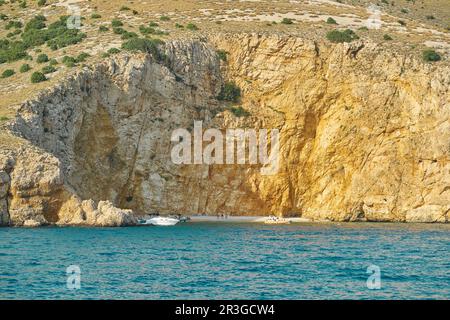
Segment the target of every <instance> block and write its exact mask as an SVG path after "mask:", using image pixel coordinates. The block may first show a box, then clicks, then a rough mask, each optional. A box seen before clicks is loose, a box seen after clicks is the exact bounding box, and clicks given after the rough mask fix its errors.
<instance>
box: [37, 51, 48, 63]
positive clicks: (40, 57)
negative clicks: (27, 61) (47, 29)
mask: <svg viewBox="0 0 450 320" xmlns="http://www.w3.org/2000/svg"><path fill="white" fill-rule="evenodd" d="M47 61H48V56H47V55H46V54H45V53H41V54H40V55H38V56H37V58H36V62H37V63H44V62H47Z"/></svg>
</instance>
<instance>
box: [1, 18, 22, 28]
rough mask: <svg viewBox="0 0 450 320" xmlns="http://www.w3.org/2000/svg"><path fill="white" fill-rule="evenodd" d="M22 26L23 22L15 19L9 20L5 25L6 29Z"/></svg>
mask: <svg viewBox="0 0 450 320" xmlns="http://www.w3.org/2000/svg"><path fill="white" fill-rule="evenodd" d="M22 27H23V24H22V22H20V21H15V20H11V21H8V23H7V24H6V26H5V29H6V30H9V29H12V28H15V29H20V28H22Z"/></svg>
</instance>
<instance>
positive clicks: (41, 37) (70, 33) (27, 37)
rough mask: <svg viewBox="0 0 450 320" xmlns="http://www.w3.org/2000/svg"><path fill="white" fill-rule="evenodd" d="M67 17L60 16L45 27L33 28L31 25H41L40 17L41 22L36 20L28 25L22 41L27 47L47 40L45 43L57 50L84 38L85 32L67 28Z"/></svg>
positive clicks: (38, 44)
mask: <svg viewBox="0 0 450 320" xmlns="http://www.w3.org/2000/svg"><path fill="white" fill-rule="evenodd" d="M35 18H36V17H35ZM35 18H34V19H35ZM67 19H68V16H61V17H60V18H59V20H57V21H56V22H53V23H52V24H50V25H49V26H48V28H47V29H42V28H41V29H36V28H33V27H32V26H42V23H41V22H42V19H41V22H39V20H36V21H35V22H33V24H32V25H30V26H31V27H30V28H29V29H28V30H26V31H25V32H24V33H23V34H22V41H23V42H24V44H25V45H26V46H27V47H29V48H31V47H35V46H40V45H42V44H44V43H45V42H47V45H48V46H49V47H50V48H51V49H52V50H57V49H59V48H63V47H67V46H69V45H72V44H76V43H79V42H81V41H82V40H83V39H84V38H86V34H84V33H82V32H80V31H79V30H78V29H68V28H67Z"/></svg>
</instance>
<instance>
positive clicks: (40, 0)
mask: <svg viewBox="0 0 450 320" xmlns="http://www.w3.org/2000/svg"><path fill="white" fill-rule="evenodd" d="M37 4H38V6H39V7H43V6H45V5H46V4H47V0H39V1H38V3H37Z"/></svg>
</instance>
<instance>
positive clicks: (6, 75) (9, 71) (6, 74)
mask: <svg viewBox="0 0 450 320" xmlns="http://www.w3.org/2000/svg"><path fill="white" fill-rule="evenodd" d="M14 74H15V72H14V70H12V69H6V70H5V71H3V73H2V78H9V77H11V76H12V75H14Z"/></svg>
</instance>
